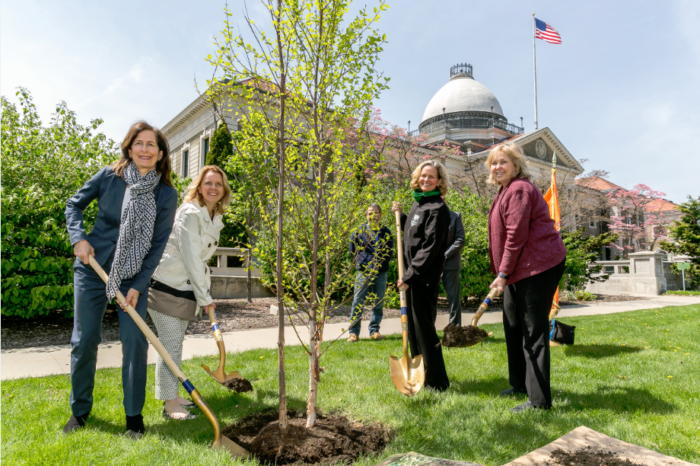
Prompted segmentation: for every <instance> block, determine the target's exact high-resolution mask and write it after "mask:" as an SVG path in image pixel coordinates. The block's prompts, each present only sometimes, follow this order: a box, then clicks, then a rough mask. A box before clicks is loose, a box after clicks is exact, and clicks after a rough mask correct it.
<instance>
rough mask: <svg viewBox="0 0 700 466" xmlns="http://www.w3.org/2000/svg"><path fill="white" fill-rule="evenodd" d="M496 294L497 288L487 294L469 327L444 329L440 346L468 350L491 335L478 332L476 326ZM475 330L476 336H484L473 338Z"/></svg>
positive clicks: (451, 326) (452, 325)
mask: <svg viewBox="0 0 700 466" xmlns="http://www.w3.org/2000/svg"><path fill="white" fill-rule="evenodd" d="M497 294H498V289H497V288H494V289H492V290H491V291H490V292H489V294H488V295H487V296H486V298H485V299H484V301H483V302H482V303H481V304H480V305H479V309H477V311H476V314H474V317H473V318H472V323H471V324H470V325H467V326H466V327H459V326H455V325H454V324H449V325H448V326H447V327H445V333H444V335H443V337H442V342H441V344H442V345H443V346H445V347H447V348H469V347H470V346H474V345H476V344H477V343H481V342H482V341H484V340H486V339H487V338H488V337H490V336H491V335H493V332H489V333H486V332H485V331H483V330H482V331H479V329H478V328H477V324H478V323H479V319H481V316H482V315H483V314H484V312H485V311H486V309H488V307H489V305H491V300H492V299H493V298H495V297H496V295H497ZM475 330H476V331H477V332H476V334H477V335H479V334H481V335H484V336H478V337H474V336H473V335H474V333H475ZM470 334H471V335H470ZM448 335H449V336H448ZM467 338H472V339H467Z"/></svg>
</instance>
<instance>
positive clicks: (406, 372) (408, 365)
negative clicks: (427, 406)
mask: <svg viewBox="0 0 700 466" xmlns="http://www.w3.org/2000/svg"><path fill="white" fill-rule="evenodd" d="M389 368H390V369H391V380H392V381H393V382H394V385H395V386H396V389H397V390H398V391H400V392H401V393H403V394H404V395H406V396H413V395H415V394H416V393H418V392H419V391H420V390H421V388H423V384H424V383H425V366H424V365H423V356H416V357H415V358H413V359H411V360H408V359H407V358H401V359H399V358H397V357H396V356H389Z"/></svg>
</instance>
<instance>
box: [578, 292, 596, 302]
mask: <svg viewBox="0 0 700 466" xmlns="http://www.w3.org/2000/svg"><path fill="white" fill-rule="evenodd" d="M574 295H575V296H576V299H577V300H579V301H595V300H596V298H598V296H596V295H594V294H593V293H591V292H590V291H586V290H578V291H577V292H576V293H574Z"/></svg>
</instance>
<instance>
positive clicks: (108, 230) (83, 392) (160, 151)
mask: <svg viewBox="0 0 700 466" xmlns="http://www.w3.org/2000/svg"><path fill="white" fill-rule="evenodd" d="M121 150H122V157H121V159H120V160H119V161H118V162H117V163H115V164H114V165H112V166H109V167H105V168H103V169H102V170H100V171H99V172H98V173H97V174H96V175H95V176H93V177H92V178H91V179H90V180H89V181H88V182H87V183H85V186H83V187H82V188H81V189H80V191H78V193H77V194H76V195H75V196H73V197H71V198H70V199H69V200H68V202H67V204H66V224H67V228H68V234H69V236H70V242H71V245H72V246H73V251H74V253H75V255H76V256H77V259H76V261H75V264H74V265H73V271H74V278H73V287H74V295H75V310H74V325H73V335H72V336H71V345H72V351H71V395H70V406H71V412H72V415H71V417H70V419H69V420H68V423H67V424H66V425H65V427H64V428H63V432H64V433H69V432H72V431H74V430H77V429H79V428H81V427H83V426H84V425H85V421H86V420H87V418H88V415H89V414H90V411H91V410H92V404H93V397H92V391H93V388H94V386H95V370H96V363H97V345H99V344H100V342H101V340H102V336H101V330H102V317H103V316H104V313H105V309H106V307H107V302H108V300H109V298H110V297H111V296H113V295H114V294H115V293H116V290H117V289H118V290H120V291H121V292H122V293H123V294H124V295H125V296H126V301H127V303H128V304H131V305H132V306H133V307H134V308H135V309H136V311H137V312H138V313H139V315H140V316H141V317H142V318H144V319H145V318H146V313H147V310H146V304H147V301H148V285H149V282H150V279H151V275H152V274H153V271H154V270H155V268H156V267H157V266H158V263H159V262H160V258H161V255H162V254H163V250H164V248H165V245H166V244H167V241H168V236H169V235H170V231H171V230H172V226H173V220H174V218H175V211H176V209H177V191H176V190H175V188H173V186H172V182H171V181H170V171H171V168H170V150H169V147H168V142H167V140H166V139H165V136H164V135H163V134H162V133H161V132H160V131H159V130H158V129H156V128H154V127H152V126H151V125H149V124H148V123H146V122H143V121H140V122H137V123H134V124H133V125H132V126H131V128H130V129H129V131H128V133H127V135H126V137H125V138H124V141H123V142H122V145H121ZM127 181H128V182H127ZM94 200H97V206H98V213H97V220H96V221H95V225H94V227H93V228H92V230H91V231H90V233H88V234H86V233H85V227H84V225H83V211H84V210H85V209H86V208H87V207H88V206H89V205H90V203H91V202H92V201H94ZM89 256H94V257H95V259H96V261H97V262H98V263H99V264H100V265H101V266H102V268H103V269H105V270H109V271H110V280H109V282H108V286H107V287H105V283H104V282H103V281H102V280H101V279H100V277H99V276H98V275H97V273H95V271H94V270H93V269H92V267H90V265H89V264H88V261H89ZM108 295H109V296H108ZM119 339H120V340H121V343H122V354H123V359H122V388H123V391H124V411H125V413H126V431H127V434H129V435H131V436H132V437H135V438H138V437H140V436H141V435H143V434H144V433H145V427H144V425H143V417H142V416H141V410H142V409H143V405H144V401H145V397H146V354H147V351H148V341H147V340H146V337H145V336H144V335H143V333H142V332H141V330H139V328H138V327H137V326H136V324H135V323H134V321H133V320H132V319H131V317H129V315H128V314H127V313H126V312H119Z"/></svg>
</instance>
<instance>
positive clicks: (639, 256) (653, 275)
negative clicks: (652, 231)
mask: <svg viewBox="0 0 700 466" xmlns="http://www.w3.org/2000/svg"><path fill="white" fill-rule="evenodd" d="M664 257H665V255H664V254H662V253H660V252H654V251H642V252H633V253H631V254H630V255H629V259H627V260H617V261H596V262H594V263H592V264H590V265H589V267H594V266H598V265H602V266H603V270H602V271H601V273H599V274H594V275H593V276H594V277H595V276H600V275H604V274H608V275H610V278H609V279H608V280H606V281H604V282H593V283H589V284H588V285H587V286H586V291H590V292H591V293H600V294H618V295H640V296H649V295H659V294H661V293H664V292H665V291H669V290H678V289H680V279H679V278H678V277H677V276H676V275H675V274H674V273H673V272H672V271H671V269H670V265H671V264H672V263H671V262H668V261H664Z"/></svg>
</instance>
